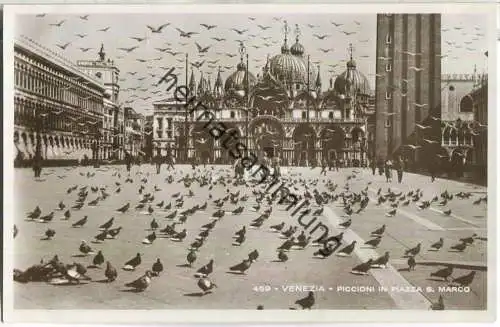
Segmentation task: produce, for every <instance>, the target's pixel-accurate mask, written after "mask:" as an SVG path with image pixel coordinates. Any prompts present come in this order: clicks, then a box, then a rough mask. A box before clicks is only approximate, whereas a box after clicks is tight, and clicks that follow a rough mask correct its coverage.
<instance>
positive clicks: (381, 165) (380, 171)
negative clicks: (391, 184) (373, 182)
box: [377, 159, 384, 176]
mask: <svg viewBox="0 0 500 327" xmlns="http://www.w3.org/2000/svg"><path fill="white" fill-rule="evenodd" d="M377 166H378V174H379V175H380V176H383V175H384V161H383V160H382V159H379V160H378V161H377Z"/></svg>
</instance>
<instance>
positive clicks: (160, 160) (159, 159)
mask: <svg viewBox="0 0 500 327" xmlns="http://www.w3.org/2000/svg"><path fill="white" fill-rule="evenodd" d="M154 161H155V163H156V173H157V174H160V171H161V164H162V163H163V157H162V156H161V150H160V149H158V150H157V151H156V156H155V158H154Z"/></svg>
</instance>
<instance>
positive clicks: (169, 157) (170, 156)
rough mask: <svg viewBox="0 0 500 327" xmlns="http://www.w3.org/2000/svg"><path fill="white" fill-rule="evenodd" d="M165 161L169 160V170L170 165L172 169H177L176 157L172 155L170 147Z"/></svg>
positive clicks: (168, 168)
mask: <svg viewBox="0 0 500 327" xmlns="http://www.w3.org/2000/svg"><path fill="white" fill-rule="evenodd" d="M165 161H166V162H167V170H169V171H170V167H172V170H175V167H174V157H173V156H172V153H171V152H170V149H167V156H166V158H165Z"/></svg>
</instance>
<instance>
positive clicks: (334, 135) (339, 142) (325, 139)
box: [320, 124, 345, 162]
mask: <svg viewBox="0 0 500 327" xmlns="http://www.w3.org/2000/svg"><path fill="white" fill-rule="evenodd" d="M344 139H345V134H344V131H343V130H342V128H340V127H338V126H336V125H333V124H332V125H328V126H327V127H326V128H324V129H323V130H322V131H321V133H320V140H321V148H322V157H323V159H326V160H328V161H330V162H332V161H335V160H337V159H340V158H341V156H342V154H341V152H342V148H343V147H344Z"/></svg>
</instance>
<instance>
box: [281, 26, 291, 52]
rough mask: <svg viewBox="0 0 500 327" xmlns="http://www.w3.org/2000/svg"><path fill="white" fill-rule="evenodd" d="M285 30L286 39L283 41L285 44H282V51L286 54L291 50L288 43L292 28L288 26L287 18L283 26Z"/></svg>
mask: <svg viewBox="0 0 500 327" xmlns="http://www.w3.org/2000/svg"><path fill="white" fill-rule="evenodd" d="M283 32H284V35H285V40H284V42H283V45H282V46H281V53H283V54H285V53H288V52H289V51H290V50H289V49H288V44H287V41H288V33H289V32H290V30H289V28H288V22H287V21H286V20H285V25H284V26H283Z"/></svg>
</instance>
